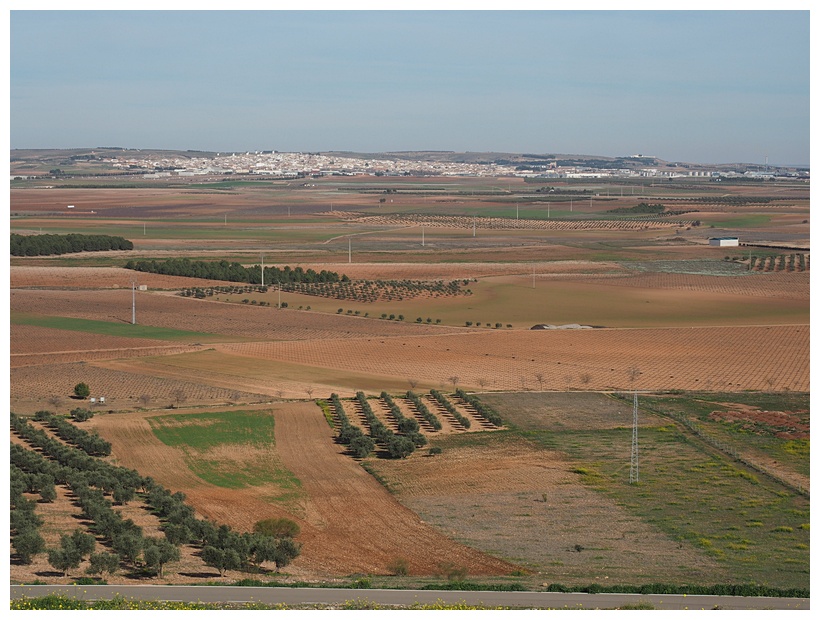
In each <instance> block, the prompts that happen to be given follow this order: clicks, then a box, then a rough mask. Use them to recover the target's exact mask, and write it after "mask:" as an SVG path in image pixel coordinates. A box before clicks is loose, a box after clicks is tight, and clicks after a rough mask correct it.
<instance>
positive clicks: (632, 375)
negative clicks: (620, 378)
mask: <svg viewBox="0 0 820 620" xmlns="http://www.w3.org/2000/svg"><path fill="white" fill-rule="evenodd" d="M640 374H641V371H640V369H639V368H637V367H636V366H630V367H629V368H627V369H626V376H627V377H629V381H630V383H632V385H634V384H635V380H636V379H637V378H638V377H639V376H640Z"/></svg>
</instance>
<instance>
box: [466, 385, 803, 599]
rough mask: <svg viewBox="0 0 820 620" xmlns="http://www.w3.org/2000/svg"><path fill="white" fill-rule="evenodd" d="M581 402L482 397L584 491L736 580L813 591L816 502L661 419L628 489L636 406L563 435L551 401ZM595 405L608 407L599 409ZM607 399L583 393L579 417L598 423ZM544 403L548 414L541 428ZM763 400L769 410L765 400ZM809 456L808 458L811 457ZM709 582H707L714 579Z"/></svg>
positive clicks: (644, 442)
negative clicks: (560, 460) (613, 422)
mask: <svg viewBox="0 0 820 620" xmlns="http://www.w3.org/2000/svg"><path fill="white" fill-rule="evenodd" d="M574 396H575V395H571V394H566V395H550V394H540V395H526V397H527V398H528V405H527V406H526V407H524V408H521V407H520V406H519V405H520V403H518V400H517V396H516V395H511V398H507V396H506V395H503V394H495V395H484V396H482V400H484V401H486V402H487V403H488V404H490V405H492V406H493V407H494V408H495V409H496V410H497V411H498V412H499V413H500V414H501V415H502V416H503V417H504V419H505V420H506V421H509V422H510V423H512V424H513V425H516V424H518V423H519V422H520V423H521V424H522V427H521V428H520V429H519V430H518V432H520V433H522V434H523V435H524V436H525V437H526V438H527V439H529V440H531V441H535V442H537V443H538V444H540V445H541V446H543V448H545V449H548V450H556V451H559V452H561V453H564V454H566V455H567V457H568V458H569V459H570V461H571V462H573V463H574V464H575V467H576V468H575V470H574V471H576V472H577V473H579V474H580V476H581V479H582V480H583V482H584V483H585V484H587V485H589V486H590V487H592V488H594V489H596V490H597V491H598V492H600V493H605V494H607V495H608V496H609V497H611V498H612V499H613V500H615V502H616V503H617V504H618V505H620V506H623V507H625V508H626V509H627V510H628V511H629V512H630V513H632V514H634V515H636V516H638V517H640V518H641V519H643V520H645V521H646V522H648V523H651V524H653V525H654V526H656V527H658V528H660V529H661V530H662V531H663V532H665V533H666V535H667V536H669V537H670V538H672V539H673V540H679V541H682V542H686V543H689V544H692V545H694V546H695V547H697V548H699V549H700V550H701V552H702V553H703V554H706V555H707V556H709V557H711V558H714V559H715V560H716V561H717V562H718V563H719V565H721V566H723V567H725V568H727V569H729V571H730V574H731V575H732V576H733V580H735V581H736V582H737V583H760V584H765V585H771V586H775V587H784V588H790V587H799V588H808V587H809V557H810V556H809V542H810V534H809V522H810V516H809V515H810V513H809V500H808V498H807V497H804V496H802V495H800V494H798V493H796V492H794V491H792V490H791V489H790V488H788V487H785V486H783V485H780V484H778V483H776V482H774V481H772V480H771V479H769V478H767V477H766V476H763V475H761V474H759V473H758V472H756V471H754V470H752V469H749V468H747V467H745V466H744V465H742V464H740V463H738V462H737V461H735V460H733V459H732V458H730V457H728V456H726V455H725V454H722V453H720V452H718V451H716V450H714V449H712V448H710V447H709V445H707V444H706V443H705V442H703V441H701V440H700V439H698V438H697V437H696V436H695V435H693V434H692V433H691V432H689V431H687V430H686V429H685V428H684V427H682V426H680V425H677V424H675V423H674V421H673V420H671V419H668V420H666V421H663V423H660V421H659V420H658V418H656V417H651V418H650V419H649V420H648V421H646V422H645V423H644V424H642V425H641V427H640V430H639V446H640V449H639V455H640V461H639V463H640V464H639V483H638V484H629V473H630V446H631V435H632V432H631V427H630V425H629V422H630V420H629V419H628V418H631V401H629V402H623V403H622V404H621V405H620V409H621V410H623V411H627V412H628V413H629V414H630V415H629V416H625V419H624V425H623V426H621V427H615V428H597V429H596V428H594V427H595V424H589V425H588V426H589V427H588V428H586V429H584V428H582V425H579V424H577V423H576V424H575V427H574V428H569V429H567V428H560V427H559V426H557V425H556V424H554V423H553V419H552V417H551V415H550V414H549V413H548V411H550V409H551V406H550V403H551V400H552V399H555V398H560V399H562V400H561V402H562V404H561V406H562V407H566V406H567V404H568V403H569V402H571V401H572V400H573V398H574ZM734 396H735V395H725V398H726V399H727V400H728V399H729V398H732V397H734ZM596 398H597V399H600V400H601V402H600V403H598V404H597V405H596V403H595V402H594V400H595V399H596ZM582 399H585V401H583V400H582ZM590 399H592V400H590ZM608 399H609V397H607V396H605V395H597V397H596V396H595V395H584V394H579V395H578V405H579V406H577V407H575V408H573V409H574V410H573V417H574V418H576V421H577V420H583V419H584V417H585V416H587V415H589V416H592V417H591V418H590V420H591V421H592V420H594V419H597V416H598V415H600V414H599V413H598V412H597V411H596V410H599V409H600V408H601V407H603V408H605V409H608V408H611V407H612V404H608V403H607V402H606V401H607V400H608ZM539 400H540V401H541V403H543V405H542V407H543V408H544V409H543V410H544V414H543V418H542V420H541V421H540V422H539V416H538V409H539V404H538V401H539ZM647 400H649V399H647ZM760 402H761V403H765V402H766V399H765V397H764V398H763V399H762V400H761V401H760ZM652 410H653V411H655V410H656V409H655V407H653V409H652ZM641 415H642V416H645V415H646V413H645V412H644V413H642V414H641ZM803 458H804V459H806V460H808V455H804V456H803ZM655 578H656V580H658V581H662V579H663V578H662V576H656V577H655ZM702 579H703V581H702V582H707V583H708V582H709V581H710V579H711V578H710V576H709V575H703V576H702Z"/></svg>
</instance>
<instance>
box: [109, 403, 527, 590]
mask: <svg viewBox="0 0 820 620" xmlns="http://www.w3.org/2000/svg"><path fill="white" fill-rule="evenodd" d="M271 409H272V414H273V416H274V418H275V421H276V426H275V434H276V448H275V450H276V452H277V456H278V458H279V459H281V462H282V464H283V465H284V466H285V467H286V468H287V469H288V470H289V471H290V472H291V473H292V474H293V475H294V476H295V477H296V478H297V479H298V480H299V481H300V483H301V490H302V492H303V493H304V495H305V499H304V500H302V501H301V505H300V506H299V507H298V508H297V509H295V510H294V511H293V512H288V511H286V510H284V509H282V508H281V507H278V506H277V505H276V504H274V503H271V502H266V501H265V500H264V497H265V496H266V495H271V494H275V492H276V489H273V488H268V489H266V488H265V487H250V488H247V489H225V488H220V487H216V486H214V485H211V484H208V483H206V482H204V481H203V480H201V479H200V478H198V477H196V476H195V475H194V474H193V473H191V471H190V470H189V469H188V466H187V465H186V464H185V461H184V459H183V456H182V452H181V451H180V450H179V449H174V448H169V447H168V446H166V445H164V444H162V443H161V442H160V441H159V440H158V439H157V438H156V437H155V435H154V434H153V433H152V432H151V430H150V427H149V425H148V422H147V420H146V417H147V416H148V415H156V414H128V415H109V416H99V417H95V418H94V419H93V422H94V423H95V426H96V428H97V429H98V431H99V432H100V434H101V435H102V436H104V437H106V438H107V439H108V440H109V441H111V443H112V445H113V453H112V458H114V459H115V460H116V462H117V463H118V464H120V465H123V466H126V467H131V468H134V469H137V470H138V471H140V472H141V473H142V474H143V475H150V476H151V477H153V478H154V479H156V480H157V481H158V482H159V483H160V484H162V485H163V486H165V487H166V488H169V489H171V490H173V491H177V490H181V491H182V492H184V493H185V494H186V496H187V497H188V499H189V501H190V502H191V503H192V504H193V505H194V506H196V508H197V511H198V512H199V513H200V515H202V516H204V517H207V518H210V519H214V520H216V521H217V522H219V523H226V524H228V525H230V526H231V527H233V528H234V529H237V530H239V531H249V530H250V529H251V528H252V527H253V524H254V523H255V522H256V521H258V520H261V519H264V518H269V517H277V516H286V517H288V518H291V519H294V520H296V521H297V522H298V523H299V525H300V526H301V528H302V533H301V534H300V536H299V538H298V540H299V541H300V542H301V543H302V544H303V547H302V554H301V555H300V556H299V557H298V558H297V559H296V560H294V562H293V564H292V565H291V566H289V567H288V569H287V572H288V573H289V574H293V575H297V576H298V575H303V574H309V575H314V576H315V575H321V576H334V575H335V576H338V575H349V574H355V573H373V574H385V573H387V566H388V565H389V564H390V563H391V562H392V561H393V560H395V559H397V558H403V559H405V560H407V562H408V566H409V569H410V572H411V574H421V575H429V574H434V573H435V572H436V571H438V570H439V565H441V564H444V563H446V562H448V561H451V562H456V563H458V564H459V565H463V566H465V567H468V568H469V573H470V574H472V575H497V574H508V573H509V572H511V571H513V570H514V569H515V567H514V566H513V565H512V564H510V563H507V562H504V561H502V560H498V559H495V558H492V557H490V556H487V555H485V554H482V553H480V552H478V551H475V550H473V549H470V548H468V547H464V546H463V545H460V544H458V543H455V542H453V541H451V540H449V539H448V538H446V537H445V536H443V535H442V534H440V533H438V532H436V531H435V530H434V529H433V528H431V527H429V526H427V525H425V524H424V523H423V522H422V521H421V519H419V518H418V517H417V516H416V515H415V514H414V513H413V512H411V511H410V510H408V509H406V508H404V507H402V506H401V505H400V504H399V503H398V502H397V501H396V499H395V498H394V497H393V496H392V495H390V493H389V492H388V491H387V490H386V489H384V488H383V487H382V486H381V485H379V483H378V482H376V480H375V479H374V478H373V477H372V476H370V475H369V474H368V473H367V472H365V471H364V469H362V468H361V467H360V466H359V465H358V463H357V462H356V461H355V460H354V459H352V458H350V457H349V456H346V455H345V454H344V453H343V452H344V451H343V449H342V446H340V445H338V444H336V443H334V442H333V439H332V437H333V431H332V429H331V428H330V427H329V426H328V424H327V422H326V421H325V419H324V417H323V416H322V413H321V411H320V409H319V408H318V407H317V406H316V405H315V404H313V403H312V402H311V403H289V404H278V405H274V406H272V408H271ZM236 450H239V451H241V450H242V447H241V446H239V447H237V448H236ZM239 506H241V509H238V507H239Z"/></svg>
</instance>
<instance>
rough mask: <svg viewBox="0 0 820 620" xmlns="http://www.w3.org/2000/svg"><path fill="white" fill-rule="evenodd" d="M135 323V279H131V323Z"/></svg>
mask: <svg viewBox="0 0 820 620" xmlns="http://www.w3.org/2000/svg"><path fill="white" fill-rule="evenodd" d="M136 324H137V281H136V280H131V325H136Z"/></svg>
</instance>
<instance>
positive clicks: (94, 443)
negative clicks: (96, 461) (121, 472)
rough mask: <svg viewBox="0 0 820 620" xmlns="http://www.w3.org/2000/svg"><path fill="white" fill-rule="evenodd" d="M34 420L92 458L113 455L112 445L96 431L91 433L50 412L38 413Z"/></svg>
mask: <svg viewBox="0 0 820 620" xmlns="http://www.w3.org/2000/svg"><path fill="white" fill-rule="evenodd" d="M34 419H35V420H37V421H38V422H45V424H46V426H48V427H49V428H50V429H51V430H53V431H54V432H55V433H56V434H57V436H58V437H59V438H60V439H62V440H63V441H66V442H68V443H70V444H72V445H74V446H77V447H78V448H79V449H80V450H82V451H83V452H85V453H86V454H90V455H91V456H108V455H109V454H111V444H110V443H109V442H107V441H106V440H105V439H103V438H102V437H100V436H99V435H98V434H97V433H96V431H95V432H93V433H89V432H88V431H85V430H83V429H81V428H77V427H76V426H75V425H74V424H72V423H71V422H69V421H67V420H66V419H65V418H63V417H60V416H57V415H54V414H53V413H52V412H50V411H38V412H37V413H35V414H34Z"/></svg>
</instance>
